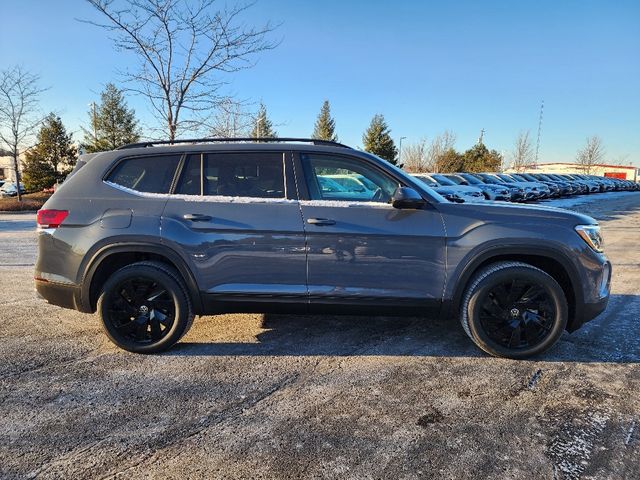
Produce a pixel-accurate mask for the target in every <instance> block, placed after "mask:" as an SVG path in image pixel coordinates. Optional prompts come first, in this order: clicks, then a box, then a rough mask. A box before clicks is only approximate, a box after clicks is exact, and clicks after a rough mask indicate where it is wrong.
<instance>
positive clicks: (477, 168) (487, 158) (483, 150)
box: [462, 143, 502, 172]
mask: <svg viewBox="0 0 640 480" xmlns="http://www.w3.org/2000/svg"><path fill="white" fill-rule="evenodd" d="M462 157H463V161H464V170H465V171H467V172H497V171H499V170H500V168H501V167H502V155H500V154H499V153H498V152H496V151H495V150H489V149H488V148H487V147H486V146H485V145H484V144H483V143H477V144H475V145H474V146H473V147H471V148H470V149H469V150H467V151H466V152H464V154H463V155H462Z"/></svg>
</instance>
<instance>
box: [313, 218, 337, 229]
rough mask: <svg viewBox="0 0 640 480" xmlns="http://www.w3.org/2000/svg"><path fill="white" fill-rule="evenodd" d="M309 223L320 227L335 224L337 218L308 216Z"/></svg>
mask: <svg viewBox="0 0 640 480" xmlns="http://www.w3.org/2000/svg"><path fill="white" fill-rule="evenodd" d="M307 223H308V224H310V225H317V226H319V227H323V226H325V225H335V224H336V221H335V220H330V219H328V218H308V219H307Z"/></svg>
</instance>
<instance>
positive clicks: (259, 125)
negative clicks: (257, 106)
mask: <svg viewBox="0 0 640 480" xmlns="http://www.w3.org/2000/svg"><path fill="white" fill-rule="evenodd" d="M261 124H262V116H260V115H258V119H257V120H256V138H260V127H261Z"/></svg>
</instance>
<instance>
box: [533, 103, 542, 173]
mask: <svg viewBox="0 0 640 480" xmlns="http://www.w3.org/2000/svg"><path fill="white" fill-rule="evenodd" d="M543 112H544V100H542V102H541V103H540V117H539V119H538V140H537V141H536V158H535V160H534V161H533V168H538V152H539V151H540V134H541V133H542V113H543Z"/></svg>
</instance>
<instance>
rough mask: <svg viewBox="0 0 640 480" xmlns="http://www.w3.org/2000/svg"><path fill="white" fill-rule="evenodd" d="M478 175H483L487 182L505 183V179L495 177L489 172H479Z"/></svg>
mask: <svg viewBox="0 0 640 480" xmlns="http://www.w3.org/2000/svg"><path fill="white" fill-rule="evenodd" d="M478 175H480V177H482V180H484V181H485V183H493V184H500V183H504V181H502V180H501V179H499V178H497V177H494V176H493V175H489V174H487V173H479V174H478Z"/></svg>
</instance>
